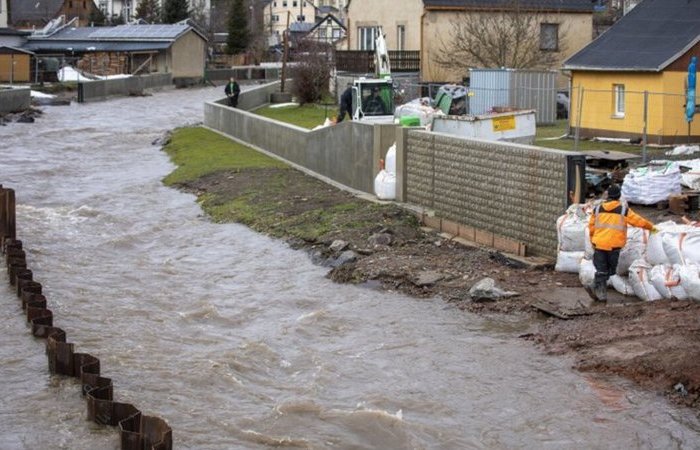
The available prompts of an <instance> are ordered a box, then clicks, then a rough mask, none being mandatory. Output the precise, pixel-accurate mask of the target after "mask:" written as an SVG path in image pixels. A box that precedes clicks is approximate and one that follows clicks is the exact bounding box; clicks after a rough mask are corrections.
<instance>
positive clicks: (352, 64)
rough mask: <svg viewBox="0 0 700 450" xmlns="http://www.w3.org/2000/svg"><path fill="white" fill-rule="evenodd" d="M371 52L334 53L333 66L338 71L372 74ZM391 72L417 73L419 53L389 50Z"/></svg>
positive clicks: (372, 58)
mask: <svg viewBox="0 0 700 450" xmlns="http://www.w3.org/2000/svg"><path fill="white" fill-rule="evenodd" d="M374 57H375V55H374V51H373V50H345V51H336V52H335V66H336V69H337V70H339V71H345V72H356V73H374ZM389 61H390V62H391V71H392V72H419V71H420V51H418V50H389Z"/></svg>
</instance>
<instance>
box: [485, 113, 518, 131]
mask: <svg viewBox="0 0 700 450" xmlns="http://www.w3.org/2000/svg"><path fill="white" fill-rule="evenodd" d="M491 120H493V131H508V130H515V116H501V117H494V118H493V119H491Z"/></svg>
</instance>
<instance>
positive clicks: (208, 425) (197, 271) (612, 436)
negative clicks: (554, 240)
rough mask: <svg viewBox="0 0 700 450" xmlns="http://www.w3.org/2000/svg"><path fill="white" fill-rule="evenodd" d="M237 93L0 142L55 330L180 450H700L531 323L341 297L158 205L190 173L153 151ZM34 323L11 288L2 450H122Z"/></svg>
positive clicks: (2, 131) (87, 109) (313, 269)
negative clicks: (170, 180) (208, 103)
mask: <svg viewBox="0 0 700 450" xmlns="http://www.w3.org/2000/svg"><path fill="white" fill-rule="evenodd" d="M221 93H222V90H221V89H200V90H177V91H170V92H163V93H159V94H156V95H154V96H152V97H143V98H126V99H116V100H111V101H108V102H103V103H94V104H87V105H72V106H70V107H47V108H45V114H44V116H43V117H41V118H40V119H39V120H38V121H37V122H36V123H34V124H11V125H9V126H6V127H0V183H2V184H3V185H5V186H8V187H12V188H14V189H15V190H16V196H17V203H18V210H17V213H18V218H17V227H18V231H19V236H18V237H19V238H20V239H22V240H23V241H24V243H25V247H26V251H27V253H28V260H29V261H28V262H29V265H30V268H31V269H32V270H33V271H34V273H35V278H36V279H37V281H40V282H41V283H42V284H43V286H44V291H45V294H46V296H47V298H48V301H49V304H50V307H51V309H52V310H53V311H54V315H55V319H54V321H55V324H56V325H57V326H60V327H62V328H64V329H65V330H66V332H67V335H68V340H69V341H70V342H73V343H75V344H76V350H77V351H80V352H89V353H92V354H93V355H95V356H97V357H99V358H100V359H101V362H102V372H103V375H105V376H108V377H111V378H112V379H113V380H114V384H115V399H116V400H118V401H126V402H133V403H134V404H135V406H137V407H138V408H140V409H141V410H142V411H144V413H146V414H149V415H156V416H159V417H162V418H163V419H165V420H166V421H167V422H168V423H169V424H170V425H171V426H172V428H173V437H174V442H175V447H176V448H187V449H237V448H241V449H247V448H267V447H283V448H343V449H347V448H352V449H390V448H391V449H404V448H405V449H462V448H523V449H525V448H528V449H530V448H601V449H603V448H650V449H651V448H688V449H690V448H697V447H698V442H700V432H699V430H700V425H699V424H698V421H697V419H696V418H695V417H694V415H693V414H692V413H690V412H688V411H685V410H682V409H676V408H674V407H672V406H670V405H668V404H667V403H666V402H665V401H664V399H662V398H660V397H657V396H654V395H652V394H648V393H643V392H639V391H637V390H635V389H634V388H633V387H631V386H629V385H628V384H627V383H624V382H622V381H621V380H617V379H601V378H595V379H591V378H590V377H588V376H584V375H582V374H579V373H576V372H574V371H572V370H571V369H570V366H571V361H567V360H562V359H558V358H552V357H548V356H544V355H542V354H541V353H540V352H539V351H538V350H536V349H534V348H532V347H531V346H530V344H529V343H527V342H522V341H520V340H518V339H517V338H516V336H517V335H518V334H519V333H521V332H523V331H524V330H526V329H527V327H528V324H527V323H519V322H517V321H512V319H486V318H482V317H477V316H474V315H470V314H466V313H463V312H461V311H458V310H456V309H453V308H450V307H448V306H447V305H446V304H445V303H444V302H442V301H441V300H439V299H436V300H417V299H412V298H408V297H404V296H401V295H397V294H393V293H382V292H377V291H373V290H369V289H363V288H360V287H356V286H346V285H337V284H333V283H332V282H330V281H328V280H326V279H325V278H324V275H325V273H326V269H324V268H321V267H318V266H314V265H313V264H311V262H310V260H309V258H308V257H307V256H306V254H305V253H303V252H299V251H294V250H291V249H290V248H288V247H287V246H286V245H285V244H284V243H282V242H279V241H276V240H272V239H269V238H267V237H265V236H261V235H258V234H256V233H254V232H252V231H250V230H248V229H247V228H245V227H243V226H240V225H236V224H227V225H218V224H212V223H210V222H209V221H208V220H207V219H206V217H204V216H203V214H202V211H201V210H200V209H199V207H198V206H197V204H196V203H195V198H194V197H193V196H191V195H188V194H184V193H181V192H179V191H176V190H173V189H170V188H166V187H164V186H163V185H162V184H161V179H162V178H163V177H164V176H166V175H167V174H168V173H169V172H170V171H172V170H173V165H172V164H171V163H170V162H169V160H168V158H167V155H165V154H164V153H163V152H161V151H160V149H159V148H157V147H155V146H152V145H151V142H152V141H153V140H154V139H155V138H157V137H159V136H160V135H161V133H162V132H163V131H165V130H167V129H171V128H174V127H176V126H181V125H184V124H188V123H195V122H199V121H201V119H202V103H203V101H205V100H211V99H214V98H217V97H219V96H221ZM20 311H21V308H20V307H19V302H18V300H17V298H16V296H15V295H14V293H13V292H12V290H11V289H10V288H9V287H7V278H6V275H5V274H4V273H2V274H0V327H1V331H2V333H3V334H2V336H3V338H4V343H3V345H2V346H0V357H1V358H2V361H3V364H2V366H1V367H0V379H1V380H2V383H1V385H0V397H2V399H3V400H2V402H0V447H1V448H3V449H5V448H8V449H14V448H18V449H22V448H40V447H47V448H65V449H101V448H116V447H117V446H118V437H117V431H116V429H114V428H109V427H100V426H97V425H93V424H91V423H90V422H87V421H86V420H85V416H86V413H85V409H86V407H85V403H84V400H83V399H82V398H81V396H80V389H79V386H78V385H77V383H76V382H75V381H73V380H72V379H68V378H64V377H57V376H50V375H49V374H48V367H47V363H46V357H45V355H44V343H43V341H41V340H36V339H34V338H32V337H31V336H30V334H29V330H28V328H27V327H26V325H25V324H24V323H23V319H22V316H21V314H20ZM601 386H602V387H603V388H604V390H605V391H606V392H607V393H608V394H610V393H612V395H608V396H606V398H602V397H601V396H600V395H599V392H600V391H601ZM610 398H613V399H614V401H610Z"/></svg>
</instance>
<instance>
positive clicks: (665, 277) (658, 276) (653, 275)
mask: <svg viewBox="0 0 700 450" xmlns="http://www.w3.org/2000/svg"><path fill="white" fill-rule="evenodd" d="M680 267H681V266H680V265H675V266H672V265H670V264H664V265H659V266H654V267H652V268H651V270H650V271H649V280H650V281H651V284H653V285H654V288H655V289H656V290H657V292H658V293H659V294H661V295H662V296H663V298H676V299H678V300H686V299H687V298H688V294H687V293H686V291H685V289H683V286H681V277H680V272H679V268H680Z"/></svg>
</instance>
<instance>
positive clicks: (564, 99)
mask: <svg viewBox="0 0 700 450" xmlns="http://www.w3.org/2000/svg"><path fill="white" fill-rule="evenodd" d="M568 118H569V93H568V92H557V119H568Z"/></svg>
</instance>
